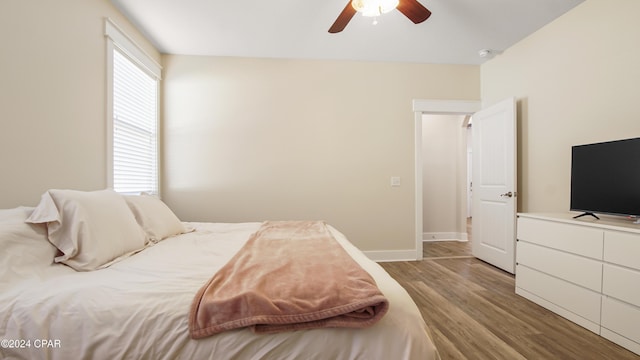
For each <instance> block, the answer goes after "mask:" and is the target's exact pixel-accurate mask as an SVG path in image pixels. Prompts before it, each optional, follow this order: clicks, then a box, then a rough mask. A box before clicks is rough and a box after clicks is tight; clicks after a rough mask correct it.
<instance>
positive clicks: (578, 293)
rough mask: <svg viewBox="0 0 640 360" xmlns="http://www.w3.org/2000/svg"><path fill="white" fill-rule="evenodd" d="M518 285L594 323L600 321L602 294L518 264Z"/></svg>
mask: <svg viewBox="0 0 640 360" xmlns="http://www.w3.org/2000/svg"><path fill="white" fill-rule="evenodd" d="M516 287H519V288H521V289H523V290H526V291H528V292H530V293H532V294H535V295H536V296H538V297H540V298H542V299H544V300H546V301H549V302H550V303H553V304H555V305H557V306H559V307H561V308H563V309H565V310H567V311H570V312H572V313H574V314H576V315H578V316H580V317H582V318H584V319H587V320H589V321H591V322H593V323H596V324H598V323H600V301H601V297H602V295H600V293H599V292H594V291H591V290H589V289H585V288H583V287H580V286H578V285H574V284H571V283H569V282H566V281H564V280H561V279H558V278H556V277H553V276H550V275H547V274H544V273H541V272H539V271H536V270H534V269H530V268H528V267H527V266H525V265H518V266H517V270H516Z"/></svg>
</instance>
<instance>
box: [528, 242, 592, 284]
mask: <svg viewBox="0 0 640 360" xmlns="http://www.w3.org/2000/svg"><path fill="white" fill-rule="evenodd" d="M516 254H517V256H516V257H517V260H516V261H517V263H518V264H522V265H526V266H527V267H529V268H533V269H536V270H538V271H541V272H543V273H546V274H548V275H553V276H555V277H558V278H561V279H563V280H566V281H568V282H571V283H574V284H577V285H580V286H584V287H586V288H589V289H591V290H593V291H596V292H600V290H601V288H602V263H601V262H600V261H596V260H592V259H589V258H585V257H581V256H576V255H572V254H569V253H566V252H562V251H557V250H553V249H549V248H545V247H542V246H538V245H535V244H530V243H527V242H524V241H518V245H517V252H516ZM518 275H519V274H518Z"/></svg>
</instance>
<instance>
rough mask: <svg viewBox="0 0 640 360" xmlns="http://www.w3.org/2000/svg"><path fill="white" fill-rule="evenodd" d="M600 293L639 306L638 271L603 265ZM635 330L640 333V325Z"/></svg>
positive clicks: (639, 273)
mask: <svg viewBox="0 0 640 360" xmlns="http://www.w3.org/2000/svg"><path fill="white" fill-rule="evenodd" d="M602 293H603V294H605V295H609V296H612V297H614V298H616V299H620V300H622V301H624V302H627V303H630V304H633V305H636V306H640V271H635V270H631V269H627V268H623V267H619V266H615V265H611V264H604V266H603V275H602ZM637 329H638V332H639V333H640V323H639V324H638V328H637Z"/></svg>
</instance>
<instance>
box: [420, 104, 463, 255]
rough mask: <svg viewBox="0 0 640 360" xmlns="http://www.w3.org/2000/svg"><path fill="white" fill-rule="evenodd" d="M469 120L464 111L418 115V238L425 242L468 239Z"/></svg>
mask: <svg viewBox="0 0 640 360" xmlns="http://www.w3.org/2000/svg"><path fill="white" fill-rule="evenodd" d="M469 121H470V120H469V117H468V116H465V115H449V114H447V115H435V114H423V116H422V140H423V141H422V160H423V165H422V180H423V184H422V185H423V192H422V195H423V197H422V206H423V222H422V224H423V235H422V240H423V241H424V242H425V243H430V242H443V241H460V242H462V241H463V242H466V241H467V240H468V230H467V228H468V227H467V222H468V218H469V217H470V216H471V214H470V212H471V206H470V204H469V197H470V191H471V188H470V186H471V182H470V177H471V174H470V173H468V169H469V168H470V162H471V156H470V154H471V142H470V139H469V129H468V123H469Z"/></svg>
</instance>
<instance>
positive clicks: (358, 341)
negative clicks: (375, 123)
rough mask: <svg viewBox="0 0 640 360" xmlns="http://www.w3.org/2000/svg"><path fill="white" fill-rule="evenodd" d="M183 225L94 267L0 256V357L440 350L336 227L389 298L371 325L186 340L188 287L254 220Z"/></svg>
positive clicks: (420, 354) (301, 355)
mask: <svg viewBox="0 0 640 360" xmlns="http://www.w3.org/2000/svg"><path fill="white" fill-rule="evenodd" d="M188 225H190V226H192V227H194V228H195V231H194V232H192V233H187V234H182V235H178V236H175V237H171V238H168V239H166V240H164V241H161V242H159V243H158V244H156V245H154V246H151V247H149V248H147V249H145V250H144V251H142V252H140V253H138V254H136V255H134V256H132V257H129V258H126V259H124V260H122V261H120V262H117V263H115V264H113V265H111V266H110V267H108V268H106V269H101V270H96V271H89V272H77V271H75V270H73V269H71V268H70V267H67V266H66V265H61V264H44V265H37V266H36V265H32V264H28V263H24V264H22V263H16V262H15V261H14V262H11V261H4V260H5V258H2V259H3V261H2V262H1V263H0V340H1V341H2V346H0V358H3V359H5V358H6V359H61V360H62V359H65V360H66V359H216V360H219V359H305V360H306V359H437V358H438V355H437V352H436V350H435V347H434V346H433V344H432V342H431V340H430V339H429V337H428V335H427V333H426V325H425V323H424V321H423V320H422V317H421V315H420V313H419V311H418V309H417V307H416V305H415V303H414V302H413V301H412V300H411V298H410V297H409V295H408V294H407V292H406V291H405V290H404V289H403V288H402V287H401V286H400V285H399V284H398V283H397V282H396V281H395V280H393V279H392V278H391V277H390V276H389V275H388V274H387V273H386V272H385V271H384V270H383V269H382V268H381V267H380V266H379V265H377V264H376V263H374V262H372V261H371V260H369V259H367V258H366V256H365V255H364V254H362V253H361V252H360V251H359V250H357V249H356V248H355V247H354V246H353V245H352V244H351V243H349V242H348V241H347V240H346V238H345V237H344V236H343V235H342V234H341V233H340V232H338V231H336V230H335V229H333V228H331V231H332V233H333V234H334V236H335V238H336V239H337V240H338V242H339V243H340V244H342V246H343V247H345V249H346V250H347V252H348V253H349V254H350V255H351V256H353V257H354V259H355V260H356V261H357V262H358V263H359V264H360V265H361V266H362V267H363V268H364V269H365V270H366V271H368V272H369V273H370V274H371V275H372V276H373V277H374V278H375V280H376V282H377V284H378V286H379V288H380V290H381V291H382V292H383V294H384V295H385V296H386V297H387V299H388V300H389V304H390V308H389V311H388V313H387V314H386V315H385V316H384V317H383V318H382V319H381V320H380V321H379V322H378V323H377V324H375V325H374V326H372V327H370V328H366V329H339V328H336V329H314V330H304V331H295V332H287V333H278V334H270V335H256V334H254V333H252V332H251V331H250V330H248V329H242V330H235V331H229V332H225V333H222V334H218V335H215V336H211V337H208V338H205V339H201V340H193V339H191V338H190V337H189V331H188V313H189V309H190V305H191V302H192V300H193V297H194V295H195V294H196V292H197V291H198V289H199V288H200V287H201V286H202V285H203V284H204V283H205V282H206V281H207V280H208V279H209V278H210V277H211V276H212V275H213V274H214V273H215V272H216V270H217V269H219V268H220V267H221V266H222V265H224V264H225V263H226V262H227V261H228V260H229V259H230V258H231V257H232V256H233V255H234V254H235V253H236V252H237V251H238V250H239V249H240V248H241V247H242V245H243V244H244V242H245V241H246V240H247V239H248V238H249V235H250V234H251V233H253V232H255V231H256V230H257V229H258V228H259V226H260V223H238V224H224V223H188ZM0 251H3V250H2V249H0ZM10 255H11V253H9V254H6V253H5V254H2V256H10ZM9 267H10V268H9Z"/></svg>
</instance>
